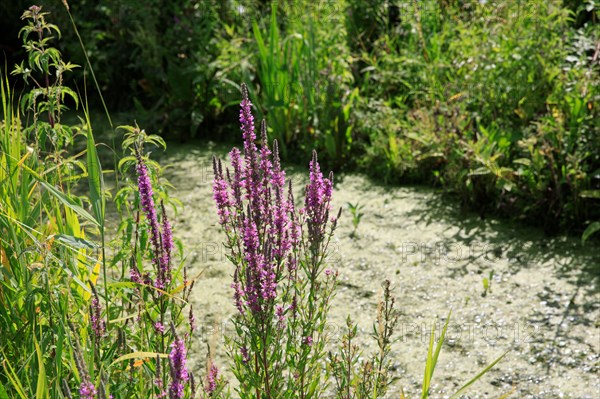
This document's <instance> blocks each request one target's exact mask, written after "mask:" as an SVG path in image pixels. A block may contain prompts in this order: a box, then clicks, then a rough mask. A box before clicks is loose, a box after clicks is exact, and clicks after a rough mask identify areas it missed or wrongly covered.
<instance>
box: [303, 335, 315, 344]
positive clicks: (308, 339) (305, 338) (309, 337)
mask: <svg viewBox="0 0 600 399" xmlns="http://www.w3.org/2000/svg"><path fill="white" fill-rule="evenodd" d="M303 343H304V345H307V346H312V344H313V338H312V337H311V336H310V335H309V336H308V337H304V341H303Z"/></svg>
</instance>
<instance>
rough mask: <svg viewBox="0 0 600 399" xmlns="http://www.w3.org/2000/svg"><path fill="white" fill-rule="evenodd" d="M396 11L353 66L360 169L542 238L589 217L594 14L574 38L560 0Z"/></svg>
mask: <svg viewBox="0 0 600 399" xmlns="http://www.w3.org/2000/svg"><path fill="white" fill-rule="evenodd" d="M380 7H383V6H381V5H380ZM403 7H404V8H403V9H402V10H401V11H402V12H401V16H402V18H401V21H400V22H399V23H398V25H397V26H395V27H394V28H393V29H395V32H396V34H388V33H386V29H388V30H389V29H390V28H389V27H388V28H386V29H383V28H381V29H380V31H381V33H380V36H379V37H378V38H377V39H375V42H374V45H373V46H372V50H370V51H362V53H361V56H360V61H359V65H360V67H361V69H360V74H359V77H358V78H357V82H358V85H359V86H360V87H361V95H362V97H363V98H365V97H366V98H368V100H365V101H361V102H360V103H359V104H358V109H357V111H356V112H357V114H358V115H360V116H359V118H357V119H358V122H357V127H356V129H355V130H357V131H358V132H360V136H359V137H358V139H357V141H359V142H361V141H362V142H363V143H362V144H361V145H362V147H363V150H362V152H363V154H364V155H363V157H362V159H361V162H360V163H361V165H362V166H363V167H364V168H365V169H366V170H368V171H372V172H373V173H374V174H376V175H378V176H381V177H383V178H384V179H385V180H387V181H426V182H430V183H433V184H436V185H440V186H442V187H444V188H446V189H447V190H448V191H451V192H453V193H456V194H457V195H458V196H459V198H460V199H461V201H462V203H463V204H464V205H468V206H470V207H475V208H476V209H478V210H479V211H480V212H481V213H482V214H484V213H485V212H500V213H501V214H504V215H511V216H517V217H519V218H521V219H524V220H527V221H531V222H533V223H536V224H537V223H540V224H542V226H543V227H544V228H545V230H546V231H547V232H555V231H557V230H558V229H561V228H562V229H571V228H575V229H581V228H582V225H583V224H584V223H585V222H586V221H587V220H590V219H595V218H598V212H597V210H594V208H595V207H594V206H593V205H594V204H595V200H594V199H593V195H590V194H591V193H592V192H593V190H595V189H597V188H598V182H597V178H596V177H594V176H596V175H597V171H598V170H599V167H600V163H599V162H598V157H597V155H596V154H597V153H598V150H599V147H598V146H599V144H600V142H599V141H598V124H597V120H598V116H599V115H598V109H599V108H598V105H599V103H598V101H599V99H600V91H599V87H600V84H599V83H600V81H599V80H598V76H599V75H598V73H597V72H598V64H597V62H595V61H594V59H596V60H597V58H598V49H597V47H596V45H595V43H597V40H598V30H597V29H594V25H593V20H594V19H595V18H597V15H596V14H593V12H592V15H593V16H592V17H591V21H590V22H589V23H587V24H585V23H584V24H582V25H581V26H580V27H579V28H578V29H574V28H573V23H574V20H573V14H572V13H571V12H570V11H569V9H567V8H565V7H563V5H562V3H561V2H559V1H553V2H542V1H531V2H508V1H507V2H500V3H493V4H492V3H481V2H477V1H469V2H464V4H462V5H458V4H452V3H449V2H434V1H424V2H418V3H417V2H414V3H411V2H407V3H406V4H403ZM382 10H383V11H385V9H381V10H380V11H382ZM582 10H583V9H582ZM590 10H593V8H592V9H590ZM383 11H382V12H383ZM388 11H389V9H388ZM584 11H585V12H589V11H587V9H585V10H584ZM582 12H583V11H582ZM596 12H597V11H596ZM594 57H595V58H594ZM382 160H383V161H384V162H382Z"/></svg>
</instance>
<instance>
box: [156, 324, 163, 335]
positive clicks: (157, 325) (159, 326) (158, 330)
mask: <svg viewBox="0 0 600 399" xmlns="http://www.w3.org/2000/svg"><path fill="white" fill-rule="evenodd" d="M154 331H156V332H157V333H159V334H160V335H163V334H164V333H165V325H164V324H163V323H161V322H160V321H157V322H156V323H154Z"/></svg>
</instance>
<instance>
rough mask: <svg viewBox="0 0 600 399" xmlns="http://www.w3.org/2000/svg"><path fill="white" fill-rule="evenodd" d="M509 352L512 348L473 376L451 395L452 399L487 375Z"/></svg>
mask: <svg viewBox="0 0 600 399" xmlns="http://www.w3.org/2000/svg"><path fill="white" fill-rule="evenodd" d="M508 352H510V349H509V350H507V351H506V352H504V354H502V356H500V357H499V358H498V359H496V360H494V361H493V362H492V363H490V364H489V365H488V366H487V367H486V368H484V369H483V370H482V371H481V372H480V373H479V374H477V375H476V376H475V377H473V378H472V379H471V380H470V381H469V382H467V383H466V384H465V385H463V386H462V387H461V388H460V389H459V390H458V391H456V393H455V394H454V395H452V396H451V397H450V399H453V398H456V397H458V396H459V395H460V394H462V393H463V392H464V391H466V389H467V388H468V387H469V386H471V385H472V384H473V383H475V382H476V381H477V380H478V379H480V378H481V377H483V375H485V374H486V373H487V372H488V371H490V370H491V368H492V367H494V366H495V365H496V363H498V362H499V361H500V360H502V358H503V357H504V356H506V355H507V354H508Z"/></svg>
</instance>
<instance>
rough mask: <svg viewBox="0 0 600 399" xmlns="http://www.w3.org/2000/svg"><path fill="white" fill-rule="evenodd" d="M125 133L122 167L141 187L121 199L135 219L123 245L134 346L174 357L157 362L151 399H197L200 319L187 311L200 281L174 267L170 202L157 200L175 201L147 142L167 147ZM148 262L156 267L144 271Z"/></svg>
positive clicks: (131, 132)
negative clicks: (195, 348)
mask: <svg viewBox="0 0 600 399" xmlns="http://www.w3.org/2000/svg"><path fill="white" fill-rule="evenodd" d="M122 128H123V129H124V130H126V132H127V133H126V135H125V140H124V142H123V146H124V148H125V149H129V150H130V151H131V156H129V157H126V158H125V162H122V165H123V166H122V167H123V168H127V167H129V168H131V167H134V169H135V172H136V179H135V183H136V184H135V186H133V185H131V186H128V187H125V188H124V189H122V190H121V191H120V192H119V193H118V194H117V197H118V198H120V199H121V202H120V204H121V207H120V208H119V210H120V211H121V212H122V209H125V210H126V211H127V212H128V215H130V216H129V219H128V223H129V226H128V227H127V228H125V229H123V231H124V232H125V234H124V239H123V242H124V243H125V245H124V248H125V250H126V251H130V252H129V254H130V259H129V266H130V271H129V274H130V279H131V282H132V283H133V289H132V293H133V295H132V298H131V302H132V303H131V305H135V307H136V308H137V311H138V313H137V319H136V320H137V322H136V323H133V325H132V329H133V330H135V331H134V332H133V333H132V334H131V335H132V336H134V337H135V338H133V339H132V338H129V340H133V341H134V342H132V344H130V346H131V347H134V346H136V347H138V348H143V349H141V350H142V351H144V352H151V353H156V354H165V353H168V354H169V356H168V359H166V358H163V357H161V356H156V357H155V358H154V359H153V361H155V362H156V363H155V365H154V369H153V372H152V373H151V375H149V376H148V377H149V378H151V380H152V381H153V382H154V384H150V385H148V387H147V389H148V390H147V391H146V392H147V393H148V395H147V397H150V396H151V397H158V398H166V397H169V398H171V399H173V398H175V399H183V398H189V397H193V395H194V389H195V387H194V385H193V383H192V381H193V376H192V374H191V372H190V371H189V370H188V368H187V365H186V363H187V359H186V356H187V351H188V350H189V348H190V345H191V336H192V334H193V331H194V323H195V317H194V313H193V311H192V309H191V307H190V308H189V312H188V313H187V314H186V313H184V308H185V306H186V305H187V303H188V300H189V296H190V293H191V289H192V287H193V285H194V280H193V279H192V280H191V281H188V278H187V272H186V268H185V267H182V268H179V267H173V264H172V263H173V262H174V252H175V246H174V241H173V229H172V226H171V222H170V220H169V218H168V217H167V211H166V206H165V203H163V201H162V200H161V201H160V202H158V200H157V198H158V197H160V198H162V199H166V200H167V201H168V199H169V196H168V195H167V193H166V192H165V190H164V186H163V185H160V184H159V180H158V179H157V177H158V176H159V173H158V172H159V171H160V167H159V165H158V164H156V163H155V162H153V161H151V160H150V159H149V158H148V157H147V156H146V155H144V144H145V143H150V144H159V145H164V142H162V139H160V138H159V137H157V136H148V135H146V133H145V132H144V131H143V130H140V129H139V128H137V127H130V126H123V127H122ZM125 170H127V169H125ZM155 190H156V192H155ZM129 198H133V199H134V200H133V202H129V200H128V199H129ZM130 212H131V213H130ZM129 240H131V241H133V243H132V245H128V244H127V243H129V242H130V241H129ZM147 260H149V263H150V264H151V266H152V267H151V268H145V267H144V264H145V263H146V261H147ZM180 270H181V272H179V271H180ZM131 307H133V306H131ZM186 316H187V317H186ZM188 323H189V326H188ZM167 326H170V328H167ZM177 327H179V328H182V327H183V328H185V331H186V333H185V334H181V335H178V333H177V331H178V329H177ZM138 350H140V349H138ZM134 368H135V367H134ZM143 369H144V371H145V372H146V369H145V368H143ZM151 369H152V368H151V367H149V368H148V370H151ZM131 381H132V383H133V381H135V380H134V379H132V380H131Z"/></svg>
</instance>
